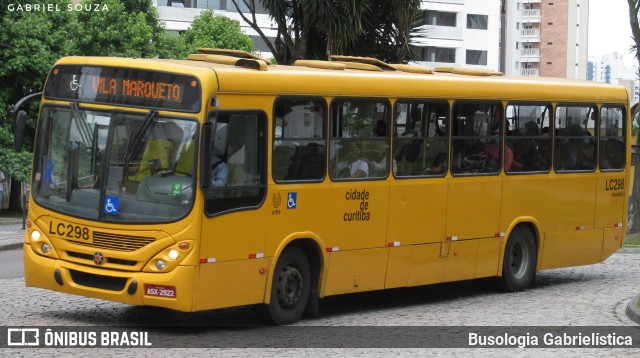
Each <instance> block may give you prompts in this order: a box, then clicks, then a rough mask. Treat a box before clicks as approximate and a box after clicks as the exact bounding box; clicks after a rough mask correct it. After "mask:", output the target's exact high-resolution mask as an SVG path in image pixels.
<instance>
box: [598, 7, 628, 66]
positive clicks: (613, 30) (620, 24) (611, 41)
mask: <svg viewBox="0 0 640 358" xmlns="http://www.w3.org/2000/svg"><path fill="white" fill-rule="evenodd" d="M632 44H633V40H632V39H631V27H630V25H629V6H628V5H627V0H590V1H589V56H596V55H603V54H610V53H613V52H618V53H621V54H623V55H624V56H625V58H626V60H627V61H628V62H629V63H633V56H632V55H631V54H630V53H629V48H630V47H631V45H632Z"/></svg>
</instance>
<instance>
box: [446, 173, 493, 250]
mask: <svg viewBox="0 0 640 358" xmlns="http://www.w3.org/2000/svg"><path fill="white" fill-rule="evenodd" d="M501 191H502V178H500V177H495V176H482V177H468V178H465V177H461V178H455V179H452V180H451V181H450V182H449V202H448V206H447V213H448V215H447V226H446V233H445V236H446V237H457V238H458V239H476V238H480V237H493V236H495V234H496V233H498V232H499V229H498V228H499V226H498V225H499V223H500V195H501Z"/></svg>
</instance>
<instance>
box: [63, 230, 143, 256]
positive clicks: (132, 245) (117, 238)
mask: <svg viewBox="0 0 640 358" xmlns="http://www.w3.org/2000/svg"><path fill="white" fill-rule="evenodd" d="M154 241H155V239H154V238H153V237H145V236H130V235H118V234H110V233H106V232H100V231H94V232H93V242H92V243H82V242H76V241H74V243H76V244H80V245H84V246H90V247H95V248H97V249H109V250H116V251H135V250H138V249H140V248H143V247H145V246H147V245H149V244H150V243H152V242H154Z"/></svg>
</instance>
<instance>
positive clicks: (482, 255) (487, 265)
mask: <svg viewBox="0 0 640 358" xmlns="http://www.w3.org/2000/svg"><path fill="white" fill-rule="evenodd" d="M501 244H502V238H501V237H491V238H487V239H480V240H478V260H477V261H478V262H477V265H476V276H475V277H476V278H482V277H493V276H497V275H498V267H499V263H500V260H502V257H500V246H501Z"/></svg>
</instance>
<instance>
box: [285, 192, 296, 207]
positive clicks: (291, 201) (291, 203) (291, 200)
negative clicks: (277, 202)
mask: <svg viewBox="0 0 640 358" xmlns="http://www.w3.org/2000/svg"><path fill="white" fill-rule="evenodd" d="M297 205H298V193H289V194H288V195H287V209H295V208H296V206H297Z"/></svg>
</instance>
